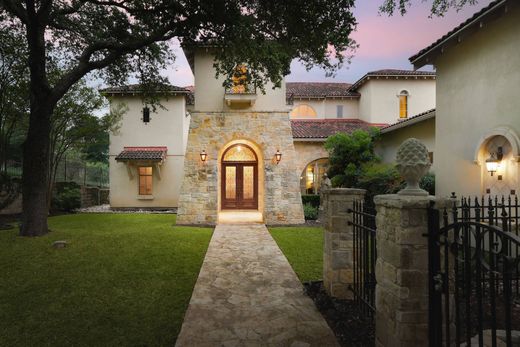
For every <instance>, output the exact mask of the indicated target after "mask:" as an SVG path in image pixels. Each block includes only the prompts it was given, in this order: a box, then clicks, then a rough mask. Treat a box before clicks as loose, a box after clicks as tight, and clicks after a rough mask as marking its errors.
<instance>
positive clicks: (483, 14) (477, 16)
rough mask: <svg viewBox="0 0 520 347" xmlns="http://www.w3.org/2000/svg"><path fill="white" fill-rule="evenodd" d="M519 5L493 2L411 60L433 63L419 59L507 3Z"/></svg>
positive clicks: (503, 0) (500, 0) (509, 0)
mask: <svg viewBox="0 0 520 347" xmlns="http://www.w3.org/2000/svg"><path fill="white" fill-rule="evenodd" d="M508 4H510V5H518V2H517V1H516V0H496V1H493V2H491V3H490V4H489V5H488V6H486V7H484V8H482V9H481V10H480V11H478V12H476V13H475V14H473V15H472V16H471V17H469V18H468V19H466V20H465V21H464V22H462V23H460V24H459V25H458V26H456V27H455V28H453V29H452V30H451V31H449V32H447V33H446V34H445V35H443V36H442V37H441V38H439V39H438V40H437V41H435V42H433V43H432V44H431V45H429V46H428V47H426V48H423V49H422V50H420V51H419V52H418V53H417V54H415V55H413V56H412V57H410V59H409V60H410V62H411V63H412V64H414V66H415V67H417V68H418V67H420V66H424V65H426V64H427V63H432V61H429V62H428V60H424V59H421V63H419V64H418V60H419V59H420V58H422V57H423V56H424V55H426V54H430V53H432V52H433V51H434V50H435V49H436V48H438V47H439V46H441V45H442V44H443V43H445V42H446V41H448V40H450V39H452V38H453V39H455V38H456V37H457V36H458V34H460V33H461V32H462V31H464V30H466V29H469V28H470V27H471V26H480V25H481V22H480V21H481V20H483V19H484V18H487V17H492V15H493V14H494V13H496V12H497V11H498V10H499V9H500V8H502V7H505V6H506V5H508Z"/></svg>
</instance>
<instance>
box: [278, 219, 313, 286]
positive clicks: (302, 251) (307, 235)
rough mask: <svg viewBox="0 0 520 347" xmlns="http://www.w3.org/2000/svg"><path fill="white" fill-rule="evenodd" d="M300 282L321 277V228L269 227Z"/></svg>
mask: <svg viewBox="0 0 520 347" xmlns="http://www.w3.org/2000/svg"><path fill="white" fill-rule="evenodd" d="M269 231H270V232H271V235H272V236H273V238H274V239H275V241H276V243H277V244H278V246H279V247H280V249H281V250H282V252H283V253H284V254H285V256H286V257H287V259H288V260H289V263H290V264H291V266H292V268H293V269H294V272H296V274H297V275H298V277H299V278H300V280H301V281H302V282H306V281H315V280H319V279H322V278H323V229H322V228H319V227H286V228H285V227H275V228H269Z"/></svg>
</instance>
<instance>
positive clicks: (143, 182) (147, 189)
mask: <svg viewBox="0 0 520 347" xmlns="http://www.w3.org/2000/svg"><path fill="white" fill-rule="evenodd" d="M139 195H152V167H151V166H141V167H139Z"/></svg>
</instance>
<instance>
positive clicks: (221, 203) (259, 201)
mask: <svg viewBox="0 0 520 347" xmlns="http://www.w3.org/2000/svg"><path fill="white" fill-rule="evenodd" d="M239 146H240V147H242V149H244V150H245V151H242V153H243V154H246V153H247V151H250V152H249V153H251V152H252V153H253V156H254V157H255V160H234V159H233V156H234V154H233V153H232V151H233V150H234V149H235V150H236V149H237V148H238V147H239ZM230 154H231V155H230ZM235 154H236V153H235ZM226 157H227V158H226ZM235 159H236V158H235ZM243 159H248V158H246V157H244V158H243ZM217 160H218V165H217V176H218V185H217V189H218V211H219V213H220V212H222V211H225V210H249V211H258V212H260V214H261V215H262V216H263V213H264V206H265V201H264V199H265V168H264V166H265V163H264V153H263V151H262V148H261V147H260V146H259V145H257V144H256V143H255V142H253V141H252V140H250V139H246V138H239V139H235V140H232V141H229V142H228V143H226V144H225V145H224V146H222V147H221V148H220V150H219V151H218V156H217ZM254 161H256V169H255V168H253V171H254V172H253V174H254V175H256V178H255V181H256V182H254V188H256V194H255V195H256V204H254V205H253V206H252V205H249V206H245V207H236V208H234V207H231V208H230V207H229V205H228V204H226V201H225V200H226V199H225V193H226V192H225V187H226V185H225V183H226V182H225V181H224V178H225V176H226V174H225V170H226V167H230V166H231V167H232V166H234V165H233V164H234V163H236V164H239V165H241V164H244V165H245V166H247V165H248V163H249V164H253V162H254ZM244 165H242V168H241V169H239V168H238V167H237V169H235V170H237V171H236V172H235V173H238V170H241V173H242V175H243V174H244V169H243V167H244ZM231 170H233V169H231ZM246 170H248V169H246ZM262 218H263V217H262Z"/></svg>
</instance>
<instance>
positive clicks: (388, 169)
mask: <svg viewBox="0 0 520 347" xmlns="http://www.w3.org/2000/svg"><path fill="white" fill-rule="evenodd" d="M362 172H363V174H362V175H361V176H360V177H359V179H358V184H357V187H356V188H363V189H366V190H367V195H366V197H367V200H371V199H372V198H373V197H374V196H375V195H378V194H394V193H397V191H399V190H400V189H401V188H402V187H403V180H402V178H401V176H400V175H399V172H397V169H396V168H395V166H394V165H392V164H382V163H369V164H366V165H364V166H363V170H362Z"/></svg>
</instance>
